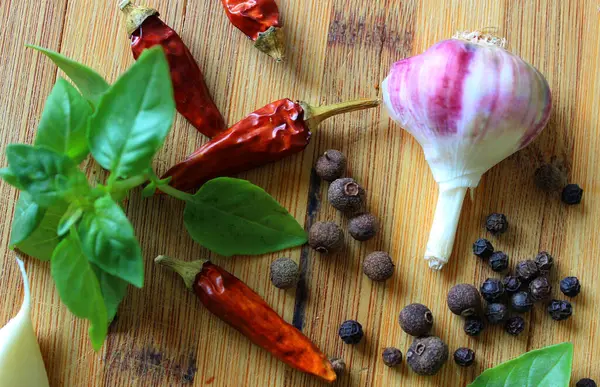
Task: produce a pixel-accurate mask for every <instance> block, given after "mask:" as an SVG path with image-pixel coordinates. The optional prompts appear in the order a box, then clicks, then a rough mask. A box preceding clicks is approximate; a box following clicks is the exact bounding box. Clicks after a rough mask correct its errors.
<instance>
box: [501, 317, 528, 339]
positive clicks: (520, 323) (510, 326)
mask: <svg viewBox="0 0 600 387" xmlns="http://www.w3.org/2000/svg"><path fill="white" fill-rule="evenodd" d="M504 330H505V331H506V333H508V334H511V335H513V336H518V335H520V334H521V333H522V332H523V331H524V330H525V320H523V317H521V316H514V317H511V318H509V319H508V320H506V324H504Z"/></svg>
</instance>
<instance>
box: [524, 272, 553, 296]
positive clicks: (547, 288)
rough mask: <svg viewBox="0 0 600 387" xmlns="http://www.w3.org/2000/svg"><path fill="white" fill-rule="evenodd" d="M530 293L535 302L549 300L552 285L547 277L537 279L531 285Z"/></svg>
mask: <svg viewBox="0 0 600 387" xmlns="http://www.w3.org/2000/svg"><path fill="white" fill-rule="evenodd" d="M529 293H530V294H531V298H533V300H534V301H544V300H547V299H548V298H549V297H550V295H551V293H552V285H550V281H548V278H546V277H537V278H536V279H534V280H533V281H531V283H530V284H529Z"/></svg>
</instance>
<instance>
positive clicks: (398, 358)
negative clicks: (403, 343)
mask: <svg viewBox="0 0 600 387" xmlns="http://www.w3.org/2000/svg"><path fill="white" fill-rule="evenodd" d="M381 357H382V358H383V364H385V365H386V366H388V367H396V366H398V365H399V364H400V363H402V352H401V351H400V350H399V349H398V348H394V347H387V348H385V349H384V350H383V353H382V354H381Z"/></svg>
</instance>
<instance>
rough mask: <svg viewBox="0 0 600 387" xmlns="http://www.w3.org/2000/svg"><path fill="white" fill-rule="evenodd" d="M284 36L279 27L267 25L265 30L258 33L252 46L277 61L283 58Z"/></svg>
mask: <svg viewBox="0 0 600 387" xmlns="http://www.w3.org/2000/svg"><path fill="white" fill-rule="evenodd" d="M284 41H285V36H284V34H283V30H282V29H281V28H279V27H269V29H268V30H266V31H265V32H261V33H259V34H258V38H256V40H255V41H254V47H256V48H257V49H259V50H260V51H262V52H264V53H265V54H267V55H268V56H270V57H271V58H273V59H275V61H277V62H282V61H283V60H284V59H285V43H284Z"/></svg>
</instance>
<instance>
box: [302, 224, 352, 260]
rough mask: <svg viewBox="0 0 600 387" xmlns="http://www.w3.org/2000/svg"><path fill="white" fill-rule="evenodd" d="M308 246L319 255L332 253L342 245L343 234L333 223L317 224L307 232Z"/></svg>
mask: <svg viewBox="0 0 600 387" xmlns="http://www.w3.org/2000/svg"><path fill="white" fill-rule="evenodd" d="M308 244H309V245H310V247H312V248H313V249H315V250H317V251H318V252H319V253H323V254H328V253H333V252H336V251H338V250H339V249H340V248H341V247H342V245H343V244H344V233H343V232H342V229H341V228H340V226H338V225H337V224H335V223H334V222H317V223H315V224H313V226H312V227H311V228H310V231H309V232H308Z"/></svg>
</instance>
